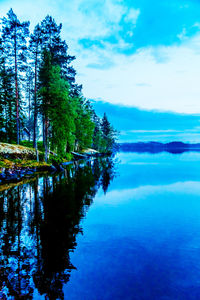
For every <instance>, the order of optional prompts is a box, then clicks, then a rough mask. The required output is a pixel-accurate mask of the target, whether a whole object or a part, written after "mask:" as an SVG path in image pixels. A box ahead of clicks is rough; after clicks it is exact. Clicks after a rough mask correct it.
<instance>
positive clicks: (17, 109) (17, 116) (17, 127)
mask: <svg viewBox="0 0 200 300" xmlns="http://www.w3.org/2000/svg"><path fill="white" fill-rule="evenodd" d="M15 98H16V130H17V144H19V93H18V78H17V41H16V36H15Z"/></svg>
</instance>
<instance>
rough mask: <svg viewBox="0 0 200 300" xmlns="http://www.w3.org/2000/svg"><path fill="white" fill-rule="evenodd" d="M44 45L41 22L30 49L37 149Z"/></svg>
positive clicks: (34, 143) (35, 30) (34, 133)
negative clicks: (39, 80)
mask: <svg viewBox="0 0 200 300" xmlns="http://www.w3.org/2000/svg"><path fill="white" fill-rule="evenodd" d="M42 47H43V32H42V30H41V27H40V25H39V24H37V25H36V26H35V28H34V31H33V33H32V34H31V36H30V41H29V50H30V58H31V61H32V62H33V68H34V105H33V109H34V124H33V147H34V148H36V150H37V131H38V99H37V94H38V68H39V64H40V59H41V51H42Z"/></svg>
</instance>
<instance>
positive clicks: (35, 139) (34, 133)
mask: <svg viewBox="0 0 200 300" xmlns="http://www.w3.org/2000/svg"><path fill="white" fill-rule="evenodd" d="M37 57H38V50H37V49H36V57H35V88H34V108H35V110H34V125H33V147H34V148H35V151H36V159H37V161H39V156H38V147H37V110H38V107H37V59H38V58H37Z"/></svg>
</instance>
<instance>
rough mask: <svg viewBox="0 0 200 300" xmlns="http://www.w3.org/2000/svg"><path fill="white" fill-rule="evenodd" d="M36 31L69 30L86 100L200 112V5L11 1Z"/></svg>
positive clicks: (0, 10)
mask: <svg viewBox="0 0 200 300" xmlns="http://www.w3.org/2000/svg"><path fill="white" fill-rule="evenodd" d="M10 7H13V9H14V11H15V12H16V14H17V15H18V17H19V18H20V19H22V20H30V21H31V28H33V27H34V25H35V24H36V23H38V22H39V21H41V20H42V19H43V18H44V17H45V16H46V15H47V14H51V15H52V16H53V17H54V18H55V20H56V21H57V23H59V22H62V23H63V33H62V35H63V38H65V39H66V41H67V43H68V44H69V52H70V54H72V55H76V57H77V60H76V61H75V62H74V66H75V68H76V70H77V72H78V77H77V79H78V82H79V83H83V87H84V89H83V92H84V95H85V96H86V97H88V98H93V99H95V98H101V99H104V100H106V101H110V102H111V103H123V104H124V105H127V106H130V107H131V106H137V107H140V108H143V109H152V108H153V109H159V110H165V111H166V110H167V111H168V110H169V111H175V112H179V113H189V114H192V113H200V105H199V99H200V87H199V72H200V71H199V70H200V34H199V33H198V32H199V24H200V9H199V8H200V3H199V1H195V0H193V1H187V0H186V1H184V3H183V1H181V0H175V1H173V2H172V1H157V0H152V1H151V2H149V1H148V0H135V1H134V3H132V1H128V0H102V1H99V0H87V1H86V0H73V1H63V0H57V1H55V0H43V1H39V0H35V1H34V2H33V1H26V0H21V1H18V0H9V1H3V2H2V1H1V2H0V16H3V15H5V14H6V13H7V11H8V9H9V8H10Z"/></svg>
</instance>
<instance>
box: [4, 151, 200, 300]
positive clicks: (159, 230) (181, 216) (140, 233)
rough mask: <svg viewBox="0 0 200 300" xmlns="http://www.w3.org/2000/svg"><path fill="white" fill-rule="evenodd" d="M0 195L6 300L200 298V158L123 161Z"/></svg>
mask: <svg viewBox="0 0 200 300" xmlns="http://www.w3.org/2000/svg"><path fill="white" fill-rule="evenodd" d="M0 191H1V192H0V299H9V300H14V299H34V300H44V299H45V300H46V299H50V300H54V299H67V300H196V299H198V300H199V299H200V153H198V152H196V153H195V152H186V153H182V154H170V153H165V152H163V153H158V154H148V153H141V154H137V153H119V154H117V157H115V158H114V159H113V160H112V159H110V158H106V159H103V160H94V161H86V162H81V163H80V164H77V163H75V164H74V165H70V166H67V167H66V170H65V171H64V172H62V173H59V174H53V175H49V174H46V175H44V174H41V175H36V176H34V177H33V178H27V179H26V180H25V181H24V182H22V183H19V184H17V185H16V184H9V185H5V186H2V185H0Z"/></svg>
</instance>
